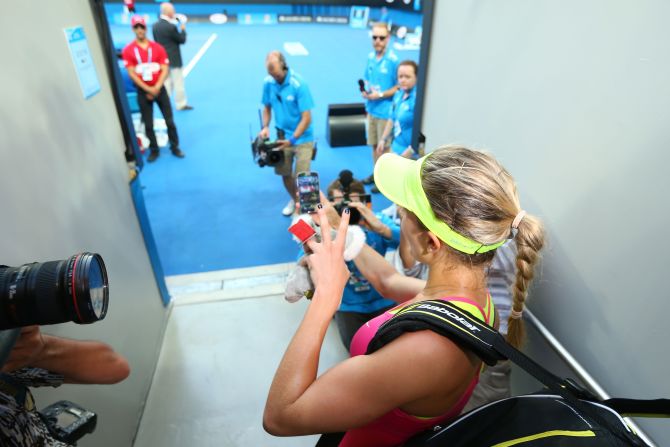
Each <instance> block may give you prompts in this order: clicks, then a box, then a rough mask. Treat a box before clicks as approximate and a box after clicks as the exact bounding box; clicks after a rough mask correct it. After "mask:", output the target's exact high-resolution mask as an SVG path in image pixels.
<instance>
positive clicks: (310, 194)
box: [297, 172, 320, 213]
mask: <svg viewBox="0 0 670 447" xmlns="http://www.w3.org/2000/svg"><path fill="white" fill-rule="evenodd" d="M297 184H298V200H299V202H300V212H301V213H313V212H315V211H316V206H317V205H318V204H319V201H320V200H319V174H318V173H316V172H299V173H298V177H297Z"/></svg>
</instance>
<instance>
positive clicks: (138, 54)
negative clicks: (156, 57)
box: [134, 45, 151, 65]
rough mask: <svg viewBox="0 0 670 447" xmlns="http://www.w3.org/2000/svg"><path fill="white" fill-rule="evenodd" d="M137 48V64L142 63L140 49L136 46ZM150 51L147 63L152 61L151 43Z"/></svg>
mask: <svg viewBox="0 0 670 447" xmlns="http://www.w3.org/2000/svg"><path fill="white" fill-rule="evenodd" d="M134 50H135V57H136V58H137V65H142V58H141V57H140V50H138V49H137V47H135V48H134ZM147 52H148V56H149V57H148V58H147V64H148V63H150V62H151V45H149V50H148V51H147Z"/></svg>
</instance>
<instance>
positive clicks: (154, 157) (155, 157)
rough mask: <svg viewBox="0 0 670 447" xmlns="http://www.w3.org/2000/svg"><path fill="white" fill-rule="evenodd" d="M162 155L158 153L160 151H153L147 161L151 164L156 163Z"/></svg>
mask: <svg viewBox="0 0 670 447" xmlns="http://www.w3.org/2000/svg"><path fill="white" fill-rule="evenodd" d="M160 154H161V153H160V152H159V151H158V149H151V152H149V156H148V157H147V161H148V162H149V163H152V162H154V161H156V159H157V158H158V156H159V155H160Z"/></svg>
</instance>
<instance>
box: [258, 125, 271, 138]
mask: <svg viewBox="0 0 670 447" xmlns="http://www.w3.org/2000/svg"><path fill="white" fill-rule="evenodd" d="M258 136H259V137H261V138H263V139H265V138H270V129H269V128H268V126H265V127H263V128H262V129H261V131H260V132H258Z"/></svg>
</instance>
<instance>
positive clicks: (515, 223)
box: [512, 210, 526, 230]
mask: <svg viewBox="0 0 670 447" xmlns="http://www.w3.org/2000/svg"><path fill="white" fill-rule="evenodd" d="M525 216H526V211H525V210H521V211H519V214H517V215H516V217H515V218H514V220H513V221H512V228H513V229H515V230H516V229H517V228H519V224H520V223H521V221H522V220H523V218H524V217H525Z"/></svg>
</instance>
